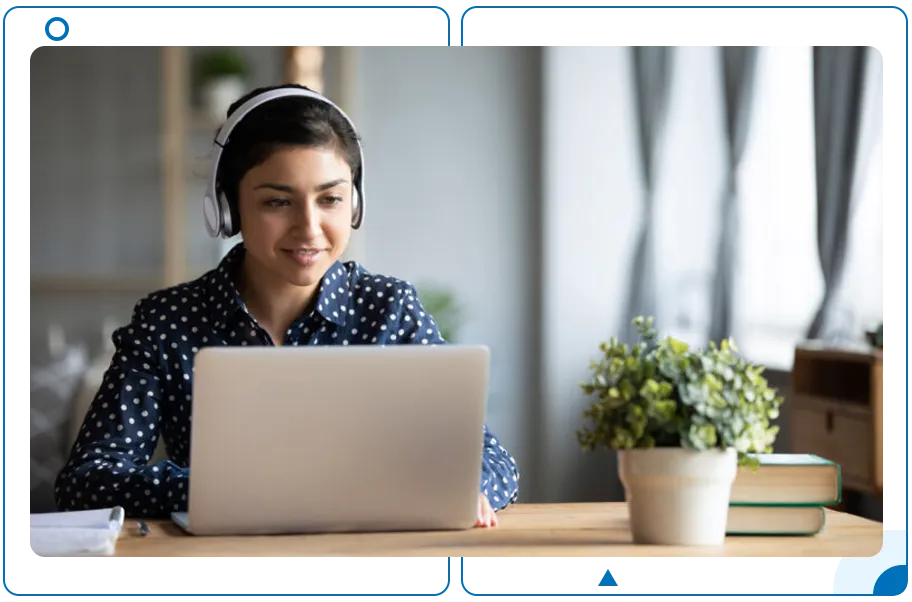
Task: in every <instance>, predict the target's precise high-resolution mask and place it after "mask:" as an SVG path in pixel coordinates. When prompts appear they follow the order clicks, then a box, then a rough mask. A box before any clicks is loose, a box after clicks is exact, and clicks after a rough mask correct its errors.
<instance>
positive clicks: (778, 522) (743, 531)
mask: <svg viewBox="0 0 912 602" xmlns="http://www.w3.org/2000/svg"><path fill="white" fill-rule="evenodd" d="M825 525H826V513H825V512H824V509H823V508H822V507H821V506H771V505H769V504H763V505H757V506H754V505H748V504H745V505H741V506H729V508H728V525H727V527H726V529H725V532H726V534H727V535H816V534H817V533H820V532H821V531H822V530H823V528H824V526H825Z"/></svg>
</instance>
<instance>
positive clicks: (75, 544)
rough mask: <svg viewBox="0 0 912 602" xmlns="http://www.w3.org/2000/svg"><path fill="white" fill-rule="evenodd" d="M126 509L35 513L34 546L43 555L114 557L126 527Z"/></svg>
mask: <svg viewBox="0 0 912 602" xmlns="http://www.w3.org/2000/svg"><path fill="white" fill-rule="evenodd" d="M123 516H124V512H123V508H120V507H119V506H118V507H115V508H104V509H101V510H79V511H75V512H49V513H46V514H32V515H31V516H30V521H31V545H32V550H33V551H34V552H35V553H36V554H38V555H39V556H110V555H112V554H113V553H114V546H115V544H116V543H117V537H118V535H120V530H121V528H122V527H123Z"/></svg>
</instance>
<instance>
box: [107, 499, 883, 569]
mask: <svg viewBox="0 0 912 602" xmlns="http://www.w3.org/2000/svg"><path fill="white" fill-rule="evenodd" d="M498 516H499V520H500V524H499V526H497V527H495V528H493V529H471V530H468V531H455V532H451V531H442V532H415V533H359V534H348V533H346V534H334V535H273V536H244V537H193V536H189V535H185V534H184V533H183V532H182V531H181V530H180V529H179V528H178V527H177V526H175V525H173V524H172V523H170V522H167V521H153V522H150V523H149V527H150V533H149V535H147V536H146V537H140V536H139V535H138V532H137V529H136V527H135V521H128V523H126V524H125V525H124V532H123V534H122V535H121V537H120V540H119V541H118V543H117V555H118V556H873V555H875V554H877V553H878V552H879V551H880V548H881V545H882V542H883V528H882V525H881V524H880V523H877V522H873V521H870V520H867V519H863V518H859V517H857V516H852V515H849V514H843V513H840V512H834V511H831V510H828V511H827V525H826V530H825V531H824V532H823V533H821V534H820V535H816V536H811V537H762V536H761V537H729V538H728V539H727V540H726V542H725V545H724V546H723V547H720V548H700V547H673V546H667V547H666V546H636V545H633V544H632V543H631V541H630V534H629V531H628V527H627V505H626V504H624V503H600V504H516V505H514V506H512V507H510V508H509V509H507V510H506V511H504V512H501V513H500V514H499V515H498Z"/></svg>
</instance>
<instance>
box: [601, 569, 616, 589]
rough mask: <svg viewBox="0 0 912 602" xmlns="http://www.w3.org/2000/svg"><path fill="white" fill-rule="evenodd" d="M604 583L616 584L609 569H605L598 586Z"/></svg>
mask: <svg viewBox="0 0 912 602" xmlns="http://www.w3.org/2000/svg"><path fill="white" fill-rule="evenodd" d="M604 585H617V581H615V580H614V577H612V576H611V571H605V576H604V577H602V580H601V581H599V587H602V586H604Z"/></svg>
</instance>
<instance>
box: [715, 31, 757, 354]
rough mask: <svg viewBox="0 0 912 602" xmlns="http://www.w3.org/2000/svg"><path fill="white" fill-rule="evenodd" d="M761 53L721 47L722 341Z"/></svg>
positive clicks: (718, 294)
mask: <svg viewBox="0 0 912 602" xmlns="http://www.w3.org/2000/svg"><path fill="white" fill-rule="evenodd" d="M757 54H758V48H756V47H755V46H732V47H720V48H719V59H720V63H721V72H722V84H723V90H724V94H725V99H724V100H725V134H726V135H725V139H726V141H727V142H728V165H727V174H726V182H725V188H724V190H723V196H722V204H721V219H720V221H719V242H718V248H717V250H716V273H715V277H714V280H713V288H712V311H711V312H710V315H711V316H712V318H711V322H710V326H709V339H710V340H711V341H720V340H722V339H724V338H725V337H728V336H730V335H731V330H732V293H733V291H734V284H735V282H734V279H735V260H736V257H735V241H736V240H737V239H738V204H737V174H738V165H739V164H740V162H741V157H742V156H743V155H744V147H745V146H746V141H747V135H748V129H749V126H750V116H751V107H752V105H753V103H752V100H753V96H754V94H753V90H754V80H755V79H756V77H755V73H756V70H757Z"/></svg>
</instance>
